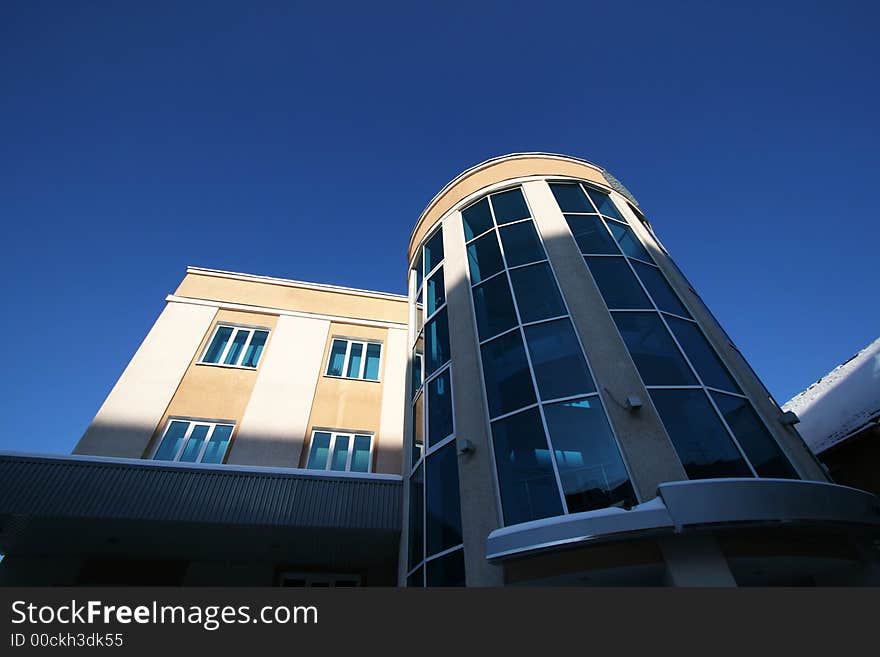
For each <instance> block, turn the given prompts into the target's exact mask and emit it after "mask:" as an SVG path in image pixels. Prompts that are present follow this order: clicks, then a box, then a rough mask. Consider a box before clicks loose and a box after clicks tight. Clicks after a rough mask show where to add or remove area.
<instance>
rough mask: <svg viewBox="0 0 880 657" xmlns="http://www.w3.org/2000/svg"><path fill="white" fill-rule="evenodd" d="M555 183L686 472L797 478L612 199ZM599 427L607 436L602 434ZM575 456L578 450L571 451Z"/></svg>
mask: <svg viewBox="0 0 880 657" xmlns="http://www.w3.org/2000/svg"><path fill="white" fill-rule="evenodd" d="M550 188H551V190H552V191H553V195H554V196H555V197H556V201H557V203H558V204H559V208H560V210H562V212H563V213H564V215H565V220H566V222H567V223H568V226H569V228H570V229H571V233H572V237H573V238H574V240H575V242H576V243H577V245H578V247H579V248H580V251H581V254H582V255H583V256H584V261H585V262H586V263H587V266H588V267H589V269H590V272H591V274H592V276H593V279H594V280H595V282H596V285H597V286H598V288H599V291H600V292H601V293H602V297H603V299H604V300H605V304H606V305H607V306H608V309H609V310H610V311H611V316H612V318H613V319H614V322H615V323H616V324H617V329H618V331H619V332H620V335H621V337H622V338H623V341H624V343H625V344H626V347H627V349H628V350H629V353H630V356H632V359H633V361H634V363H635V365H636V369H638V371H639V374H640V375H641V378H642V381H643V383H644V384H645V386H646V387H647V388H648V391H649V393H650V395H651V399H652V400H653V402H654V405H655V406H656V408H657V411H658V412H659V414H660V418H661V420H662V421H663V424H664V426H665V427H666V432H667V433H668V434H669V437H670V439H671V440H672V443H673V446H674V447H675V451H676V453H677V454H678V457H679V459H680V460H681V462H682V465H683V466H684V469H685V471H686V472H687V475H688V477H690V478H691V479H702V478H710V477H748V476H759V477H790V478H796V477H797V473H796V472H795V470H794V468H793V467H792V465H791V463H790V462H789V461H788V459H787V458H786V457H785V455H784V454H783V452H782V450H781V449H780V447H779V445H778V444H777V443H776V441H775V439H774V438H773V436H772V435H771V434H770V432H769V431H768V430H767V427H766V426H765V425H764V424H763V422H762V421H761V420H760V418H759V417H758V415H757V414H756V413H755V411H754V409H753V408H752V405H751V403H750V402H749V401H748V399H747V398H746V397H745V395H743V394H742V390H741V389H740V387H739V385H738V384H737V383H736V381H735V380H734V378H733V376H732V375H731V373H730V372H729V371H728V369H727V367H726V365H725V364H724V362H723V361H722V360H721V358H720V357H719V355H718V353H716V351H715V349H714V347H713V346H712V345H711V344H710V343H709V341H708V339H707V338H706V336H705V335H704V334H703V331H702V330H701V328H700V326H699V325H698V324H697V322H695V321H694V320H693V318H692V317H691V315H690V313H689V312H688V310H687V308H686V307H685V305H684V303H683V302H682V300H681V299H680V298H679V296H678V294H677V293H676V292H675V291H674V290H673V288H672V286H671V285H670V284H669V281H668V280H667V279H666V276H665V275H664V273H663V271H662V270H661V269H660V267H658V266H657V263H655V262H654V260H653V258H652V257H651V256H650V254H649V253H648V250H647V248H646V247H645V244H643V243H642V242H641V241H640V239H639V237H638V235H636V233H635V232H634V231H633V230H632V228H631V227H630V226H629V225H628V224H627V223H626V221H625V220H624V219H623V217H622V215H621V214H620V212H619V210H618V209H617V208H616V207H615V205H614V203H613V202H612V201H611V198H610V197H609V196H608V195H607V194H603V193H601V192H598V191H596V190H594V189H593V188H592V187H589V186H587V185H584V184H579V183H551V184H550ZM639 218H640V220H641V221H642V223H643V224H645V226H646V228H647V229H648V231H649V233H651V231H650V227H649V226H647V222H646V221H645V220H644V218H643V217H639ZM651 234H652V235H653V233H651ZM661 250H662V247H661ZM517 300H518V297H517ZM529 349H530V351H531V350H532V344H531V338H530V340H529ZM532 358H533V360H535V356H534V354H532ZM554 378H556V379H558V378H559V376H558V375H555V377H554ZM542 394H543V391H542ZM560 408H562V407H560ZM567 414H568V415H573V411H571V412H567ZM552 415H553V412H552V411H551V410H550V409H549V408H548V409H547V410H546V411H545V416H546V418H547V423H548V425H549V426H550V435H551V439H552V442H553V444H554V446H555V445H556V444H557V442H558V441H557V440H556V436H555V435H554V429H553V426H552V424H553V421H552ZM594 435H595V436H597V437H600V432H598V431H595V432H594ZM556 456H557V462H558V463H559V464H560V466H559V471H560V476H561V477H562V480H563V488H565V491H566V501H567V502H568V503H569V508H571V506H572V499H571V498H570V497H569V486H568V482H567V481H566V475H565V467H564V466H563V465H562V464H563V463H564V462H565V459H564V458H563V457H561V456H560V453H559V452H558V451H557V454H556ZM572 457H573V458H575V459H576V458H577V457H576V455H575V454H574V453H573V452H572ZM578 486H580V484H578ZM614 488H615V485H614V484H613V483H610V482H609V483H606V485H605V491H607V490H613V489H614ZM599 493H600V494H601V495H604V494H605V492H604V491H599ZM578 494H579V495H580V493H578ZM593 496H594V492H593V491H592V489H590V492H589V497H593Z"/></svg>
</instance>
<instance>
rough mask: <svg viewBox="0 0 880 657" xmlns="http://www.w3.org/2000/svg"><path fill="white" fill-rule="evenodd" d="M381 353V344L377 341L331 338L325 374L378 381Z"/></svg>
mask: <svg viewBox="0 0 880 657" xmlns="http://www.w3.org/2000/svg"><path fill="white" fill-rule="evenodd" d="M381 355H382V345H381V344H379V343H378V342H360V341H357V340H345V339H342V338H333V343H332V344H331V345H330V358H329V359H328V360H327V373H326V374H327V376H337V377H340V378H344V379H364V380H366V381H378V380H379V359H380V358H381Z"/></svg>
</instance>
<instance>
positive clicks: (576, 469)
mask: <svg viewBox="0 0 880 657" xmlns="http://www.w3.org/2000/svg"><path fill="white" fill-rule="evenodd" d="M544 417H545V418H546V419H547V429H548V430H549V431H550V442H551V443H552V444H553V454H554V456H555V457H556V467H557V468H558V469H559V478H560V479H561V480H562V491H563V493H564V494H565V501H566V504H568V511H569V513H577V512H579V511H592V510H593V509H601V508H604V507H607V506H611V505H612V504H615V503H619V502H622V503H623V504H624V506H631V505H633V504H634V503H635V501H636V498H635V493H634V492H633V487H632V484H630V481H629V474H627V471H626V467H625V466H624V464H623V458H621V456H620V451H619V450H618V449H617V442H616V441H615V440H614V436H613V435H612V433H611V427H610V426H608V419H607V418H606V417H605V412H604V411H603V410H602V407H601V406H600V405H599V398H598V397H590V398H588V399H578V400H574V401H565V402H557V403H555V404H548V405H546V406H544Z"/></svg>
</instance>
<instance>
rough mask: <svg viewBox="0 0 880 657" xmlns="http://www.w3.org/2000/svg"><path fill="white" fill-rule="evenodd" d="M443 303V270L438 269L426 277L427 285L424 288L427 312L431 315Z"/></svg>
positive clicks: (444, 299) (444, 295) (444, 291)
mask: <svg viewBox="0 0 880 657" xmlns="http://www.w3.org/2000/svg"><path fill="white" fill-rule="evenodd" d="M444 303H446V289H445V288H444V287H443V270H442V269H440V270H438V271H437V273H436V274H434V275H433V276H431V278H429V279H428V287H427V288H426V290H425V304H426V305H427V310H428V313H427V314H428V315H429V316H430V315H433V314H434V312H435V311H436V310H437V309H438V308H439V307H440V306H442V305H443V304H444Z"/></svg>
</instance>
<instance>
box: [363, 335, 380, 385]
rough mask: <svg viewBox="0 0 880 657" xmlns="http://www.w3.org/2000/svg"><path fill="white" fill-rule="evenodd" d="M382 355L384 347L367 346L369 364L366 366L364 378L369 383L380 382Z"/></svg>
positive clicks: (376, 345)
mask: <svg viewBox="0 0 880 657" xmlns="http://www.w3.org/2000/svg"><path fill="white" fill-rule="evenodd" d="M381 355H382V345H378V344H368V345H367V363H366V365H364V378H365V379H366V380H367V381H378V380H379V360H380V358H381Z"/></svg>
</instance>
